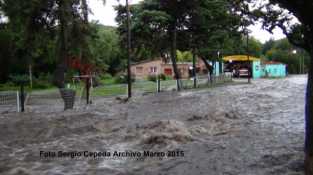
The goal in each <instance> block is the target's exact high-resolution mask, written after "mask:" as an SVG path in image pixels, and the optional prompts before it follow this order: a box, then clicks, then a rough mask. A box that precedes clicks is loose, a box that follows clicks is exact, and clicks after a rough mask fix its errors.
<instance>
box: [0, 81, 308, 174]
mask: <svg viewBox="0 0 313 175" xmlns="http://www.w3.org/2000/svg"><path fill="white" fill-rule="evenodd" d="M306 81H307V78H306V76H304V75H301V76H290V77H288V78H285V79H259V80H253V81H252V84H246V83H241V82H237V83H234V84H233V85H228V86H223V87H216V88H210V89H198V90H192V91H183V92H180V93H177V92H164V93H160V94H150V95H145V96H141V97H135V98H134V99H132V100H130V101H129V102H124V101H123V100H118V99H96V100H95V103H94V104H93V105H92V106H90V107H89V108H88V109H85V108H84V109H76V110H73V111H66V112H60V110H59V109H60V108H62V105H63V104H59V106H61V107H58V108H57V109H58V110H59V112H57V111H54V112H53V110H51V109H49V107H50V105H46V106H45V105H42V104H41V105H40V108H39V107H37V108H36V106H33V107H29V109H36V111H32V110H28V112H27V113H25V114H17V113H8V114H0V115H1V117H0V151H1V156H0V174H3V175H37V174H38V175H61V174H70V175H85V174H91V175H93V174H95V175H97V174H99V175H100V174H101V175H102V174H113V175H114V174H116V175H129V174H134V175H137V174H142V175H143V174H149V175H190V174H194V175H200V174H203V175H208V174H209V175H237V174H240V175H302V174H303V159H304V154H303V143H304V102H305V100H304V95H305V89H306ZM39 104H40V103H39ZM54 105H55V104H54ZM60 151H62V152H63V153H64V154H62V155H63V156H62V157H58V154H59V153H60ZM148 151H149V152H148ZM53 153H56V155H55V156H53ZM97 153H99V154H97ZM100 153H101V154H100ZM115 153H116V155H115V156H114V154H115ZM80 154H81V155H80Z"/></svg>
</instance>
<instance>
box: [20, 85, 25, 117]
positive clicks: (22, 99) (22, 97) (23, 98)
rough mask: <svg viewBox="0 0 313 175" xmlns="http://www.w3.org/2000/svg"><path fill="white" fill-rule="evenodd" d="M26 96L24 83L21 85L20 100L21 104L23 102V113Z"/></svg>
mask: <svg viewBox="0 0 313 175" xmlns="http://www.w3.org/2000/svg"><path fill="white" fill-rule="evenodd" d="M24 95H25V94H24V84H23V83H22V84H21V100H20V102H21V112H24V110H25V109H24V101H25V96H24Z"/></svg>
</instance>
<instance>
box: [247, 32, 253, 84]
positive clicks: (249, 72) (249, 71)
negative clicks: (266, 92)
mask: <svg viewBox="0 0 313 175" xmlns="http://www.w3.org/2000/svg"><path fill="white" fill-rule="evenodd" d="M246 35H247V57H248V65H249V66H248V74H249V75H248V83H251V72H252V70H251V63H250V53H249V52H250V51H249V32H248V30H247V33H246Z"/></svg>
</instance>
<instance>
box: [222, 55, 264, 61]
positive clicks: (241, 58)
mask: <svg viewBox="0 0 313 175" xmlns="http://www.w3.org/2000/svg"><path fill="white" fill-rule="evenodd" d="M223 60H224V61H248V56H247V55H232V56H227V57H224V58H223ZM249 60H250V61H261V59H260V58H256V57H253V56H249Z"/></svg>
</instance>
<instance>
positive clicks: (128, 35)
mask: <svg viewBox="0 0 313 175" xmlns="http://www.w3.org/2000/svg"><path fill="white" fill-rule="evenodd" d="M126 11H127V83H128V89H127V90H128V91H127V92H128V98H131V97H132V82H131V68H130V66H131V65H130V64H131V63H130V54H131V31H130V9H129V3H128V0H126Z"/></svg>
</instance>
